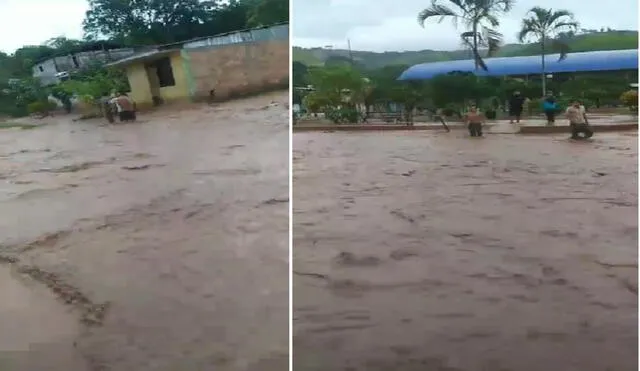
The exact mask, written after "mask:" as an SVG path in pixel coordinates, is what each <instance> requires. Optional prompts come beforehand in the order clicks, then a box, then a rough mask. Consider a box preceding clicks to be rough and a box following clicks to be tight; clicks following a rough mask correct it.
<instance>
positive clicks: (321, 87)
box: [309, 66, 365, 107]
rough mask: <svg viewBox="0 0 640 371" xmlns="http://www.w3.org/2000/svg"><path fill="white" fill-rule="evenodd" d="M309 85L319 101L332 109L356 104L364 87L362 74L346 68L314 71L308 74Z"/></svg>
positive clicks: (339, 67)
mask: <svg viewBox="0 0 640 371" xmlns="http://www.w3.org/2000/svg"><path fill="white" fill-rule="evenodd" d="M309 83H310V84H311V85H312V86H313V88H314V90H315V93H316V95H317V96H319V97H322V98H321V100H324V101H327V102H329V103H330V104H331V105H332V106H334V107H338V106H341V105H350V104H354V103H356V102H357V101H358V99H359V98H360V97H361V96H362V94H363V91H364V87H365V80H364V79H363V76H362V74H360V72H358V71H357V70H355V69H353V68H351V67H348V66H338V67H329V68H317V69H314V70H312V71H310V72H309Z"/></svg>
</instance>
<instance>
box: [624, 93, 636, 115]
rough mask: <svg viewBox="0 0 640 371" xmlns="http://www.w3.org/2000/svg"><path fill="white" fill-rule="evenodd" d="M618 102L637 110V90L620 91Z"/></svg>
mask: <svg viewBox="0 0 640 371" xmlns="http://www.w3.org/2000/svg"><path fill="white" fill-rule="evenodd" d="M620 102H622V104H624V105H625V107H629V109H630V110H632V111H637V110H638V91H637V90H629V91H625V92H624V93H622V95H621V96H620Z"/></svg>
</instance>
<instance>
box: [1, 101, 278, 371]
mask: <svg viewBox="0 0 640 371" xmlns="http://www.w3.org/2000/svg"><path fill="white" fill-rule="evenodd" d="M287 101H288V94H287V93H286V92H280V93H274V94H268V95H263V96H260V97H256V98H251V99H246V100H239V101H235V102H230V103H225V104H220V105H217V106H213V107H209V106H204V107H199V108H191V109H185V110H180V111H169V110H162V111H158V112H154V113H151V114H146V115H141V122H139V123H135V124H124V125H113V126H100V125H99V124H100V123H99V122H75V123H74V122H70V121H69V120H68V119H66V118H64V117H63V118H55V119H52V120H51V123H50V125H48V126H46V127H43V128H38V129H33V130H22V131H21V130H17V131H14V130H7V131H2V132H1V133H0V148H1V152H0V176H1V177H2V185H1V186H0V210H1V211H0V213H1V215H2V216H1V217H0V236H2V237H1V239H0V246H2V247H1V248H0V256H2V257H4V258H3V259H4V260H5V261H7V260H10V261H13V260H17V262H15V263H13V264H11V265H7V264H5V266H6V267H9V266H11V267H12V268H11V269H12V270H13V271H19V272H21V273H22V274H23V275H24V276H26V277H28V278H29V279H30V280H35V281H37V282H38V285H36V286H37V288H38V290H40V291H38V292H36V291H33V290H35V289H36V288H34V287H33V285H23V284H22V283H19V282H18V281H15V280H14V281H10V282H9V286H12V287H13V288H10V289H11V290H12V291H13V292H16V293H15V294H14V295H16V296H17V297H40V296H41V294H38V293H39V292H41V291H42V290H44V291H45V292H46V293H49V292H50V291H52V292H53V293H55V294H56V296H57V300H56V301H52V300H51V298H49V299H47V300H45V299H33V300H41V301H35V302H36V303H39V304H38V305H37V306H36V307H41V308H46V312H49V313H50V314H49V315H47V316H45V317H44V318H46V319H47V320H48V321H52V322H56V323H57V324H56V326H54V327H52V328H49V327H46V326H40V327H39V328H36V327H34V326H30V327H26V328H27V329H30V331H31V330H32V329H35V330H33V331H31V332H29V333H26V334H25V335H24V336H22V337H17V338H16V337H14V335H9V334H8V333H7V332H5V331H4V328H2V327H0V345H2V347H3V349H0V352H3V353H2V354H9V353H8V351H9V349H8V348H16V347H22V348H21V349H24V346H25V343H29V344H30V345H32V346H33V347H32V348H33V349H31V348H29V351H23V352H21V353H15V352H12V353H11V357H13V359H14V360H15V362H14V363H15V364H16V365H19V366H20V367H19V366H15V367H14V368H11V369H10V370H12V371H13V370H16V371H26V370H29V371H31V370H40V369H42V370H44V369H47V370H54V371H57V370H61V371H62V370H65V371H84V370H89V371H94V370H114V371H121V370H136V371H145V370H154V371H175V370H213V369H216V370H234V371H235V370H247V371H249V370H260V371H271V370H273V371H281V370H286V369H287V364H288V109H287V107H286V102H287ZM0 261H1V260H0ZM0 267H1V266H0ZM3 269H4V268H3ZM0 273H2V274H3V277H4V276H5V275H4V271H0ZM12 282H13V283H12ZM47 287H48V288H49V289H50V290H47V289H46V288H47ZM7 290H9V289H5V287H3V292H4V291H7ZM63 302H65V303H67V304H69V305H64V306H63V304H62V303H63ZM16 303H18V304H13V308H8V307H7V305H8V303H7V302H5V300H3V301H0V313H2V314H3V316H4V315H5V313H10V312H9V310H12V311H14V312H15V311H19V312H20V313H19V316H18V313H17V312H15V314H13V315H6V317H5V318H3V320H9V321H10V320H14V319H15V320H16V321H17V322H16V323H26V324H28V323H29V322H30V321H37V320H40V318H41V316H42V310H41V309H37V308H34V307H32V306H31V305H30V304H29V305H27V303H32V302H30V301H28V300H26V299H24V300H21V301H18V302H16ZM19 303H25V304H24V305H22V306H20V304H19ZM16 305H17V306H19V308H16ZM69 309H73V314H72V315H73V319H74V321H72V322H71V323H70V322H69V321H68V320H67V318H68V317H65V316H67V315H69V314H68V312H67V311H68V310H69ZM14 312H11V313H14ZM20 321H22V322H20ZM0 323H2V324H3V325H4V323H5V322H0ZM65 324H66V325H65ZM25 326H26V325H25ZM36 330H37V331H36ZM34 331H35V333H34ZM70 338H71V340H70ZM14 339H15V340H14ZM35 343H38V344H40V345H38V346H35V345H34V344H35ZM39 347H40V348H42V349H45V350H48V349H54V348H56V349H64V350H60V352H63V351H64V352H67V353H59V354H73V355H74V356H77V357H79V358H80V359H81V360H82V361H83V363H84V364H82V365H80V364H78V365H74V366H69V365H67V364H63V363H62V361H63V360H64V359H62V358H61V357H59V356H55V354H52V353H51V352H49V353H46V352H44V351H42V352H40V351H39V350H38V349H40V348H39ZM35 356H39V357H40V356H41V360H42V362H43V363H44V364H47V365H48V368H38V367H33V366H32V365H27V364H24V366H22V365H23V363H19V362H22V361H25V360H27V359H31V358H33V357H35ZM67 358H68V357H67ZM0 368H2V367H0Z"/></svg>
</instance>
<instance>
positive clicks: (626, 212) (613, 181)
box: [293, 132, 638, 371]
mask: <svg viewBox="0 0 640 371" xmlns="http://www.w3.org/2000/svg"><path fill="white" fill-rule="evenodd" d="M464 134H465V133H462V132H461V133H455V132H452V133H449V134H438V133H420V132H404V133H402V132H394V133H379V132H378V133H332V134H326V133H305V134H302V133H301V134H295V135H294V138H293V146H294V165H293V173H294V180H293V182H294V184H293V187H294V188H293V192H294V196H293V200H294V204H293V207H294V214H293V217H294V219H293V223H294V227H293V228H294V242H293V243H294V250H293V254H294V256H293V259H294V260H293V267H294V273H295V275H294V282H293V284H294V293H293V294H294V322H293V323H294V363H295V365H294V369H296V370H299V371H324V370H367V371H375V370H380V371H383V370H384V371H386V370H402V371H411V370H416V371H424V370H430V371H437V370H447V371H487V370H491V371H546V370H564V371H604V370H634V369H636V368H637V359H638V358H637V346H638V339H637V320H638V318H637V314H638V306H637V300H638V298H637V285H638V282H637V246H638V235H637V231H638V209H637V202H638V195H637V180H638V176H637V134H635V133H627V134H610V135H596V137H595V140H594V141H592V142H585V143H574V142H569V141H568V140H567V139H566V136H559V137H552V136H542V137H521V136H513V135H504V136H502V135H491V136H487V138H485V139H480V140H472V139H469V138H467V137H466V135H464Z"/></svg>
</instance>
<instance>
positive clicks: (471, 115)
mask: <svg viewBox="0 0 640 371" xmlns="http://www.w3.org/2000/svg"><path fill="white" fill-rule="evenodd" d="M464 122H465V124H466V125H467V127H468V128H469V134H470V135H471V136H472V137H481V136H482V124H484V122H485V117H484V115H483V114H482V113H481V112H480V111H479V110H478V107H477V106H476V105H475V104H472V105H471V107H469V111H468V112H467V113H466V114H465V115H464Z"/></svg>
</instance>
